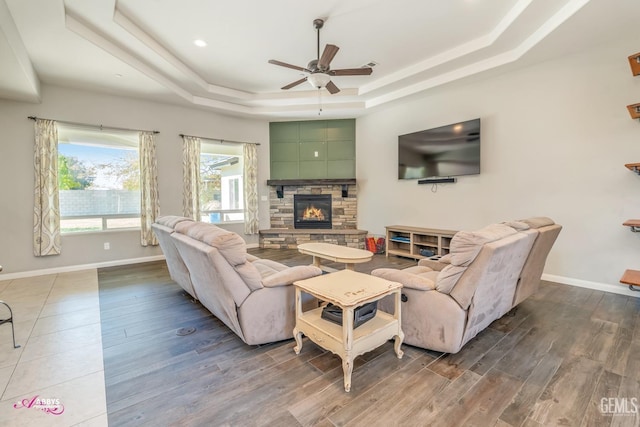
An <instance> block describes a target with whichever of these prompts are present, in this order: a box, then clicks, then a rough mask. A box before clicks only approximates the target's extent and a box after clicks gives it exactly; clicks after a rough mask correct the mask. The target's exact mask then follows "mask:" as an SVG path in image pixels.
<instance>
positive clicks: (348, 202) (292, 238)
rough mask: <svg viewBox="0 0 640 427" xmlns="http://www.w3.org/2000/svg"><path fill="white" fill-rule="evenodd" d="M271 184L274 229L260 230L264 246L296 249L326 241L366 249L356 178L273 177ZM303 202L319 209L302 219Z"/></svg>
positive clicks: (270, 209)
mask: <svg viewBox="0 0 640 427" xmlns="http://www.w3.org/2000/svg"><path fill="white" fill-rule="evenodd" d="M267 185H268V186H269V217H270V225H271V228H270V229H268V230H260V247H262V248H292V249H295V248H296V247H297V245H299V244H300V243H308V242H326V243H334V244H338V245H343V246H349V247H353V248H360V249H364V240H365V238H366V234H367V232H366V230H358V229H357V217H358V208H357V206H358V204H357V187H356V180H355V179H316V180H311V179H300V180H269V181H267ZM309 196H312V198H311V201H309V199H308V197H309ZM303 204H307V205H309V204H312V205H313V207H314V208H315V209H316V210H315V211H314V213H312V214H311V217H312V218H310V219H307V220H306V221H302V220H299V219H300V218H299V215H300V212H299V210H300V209H302V210H304V209H306V207H304V208H302V205H303ZM307 207H308V206H307ZM317 209H320V210H321V211H322V212H320V213H318V212H317ZM320 216H324V220H323V221H320V220H319V217H320ZM301 224H302V226H300V225H301Z"/></svg>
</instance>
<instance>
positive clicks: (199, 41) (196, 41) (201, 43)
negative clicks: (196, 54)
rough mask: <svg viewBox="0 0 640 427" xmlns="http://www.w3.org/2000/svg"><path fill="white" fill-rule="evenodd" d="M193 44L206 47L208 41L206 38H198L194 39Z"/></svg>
mask: <svg viewBox="0 0 640 427" xmlns="http://www.w3.org/2000/svg"><path fill="white" fill-rule="evenodd" d="M193 44H195V45H196V46H198V47H205V46H206V45H207V42H206V41H204V40H200V39H197V40H194V41H193Z"/></svg>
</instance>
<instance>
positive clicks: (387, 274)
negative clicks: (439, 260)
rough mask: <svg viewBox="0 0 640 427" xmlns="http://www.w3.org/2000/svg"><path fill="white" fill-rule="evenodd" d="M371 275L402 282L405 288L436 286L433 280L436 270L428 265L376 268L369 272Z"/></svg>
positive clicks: (421, 288) (428, 289)
mask: <svg viewBox="0 0 640 427" xmlns="http://www.w3.org/2000/svg"><path fill="white" fill-rule="evenodd" d="M371 275H372V276H376V277H381V278H383V279H386V280H390V281H392V282H399V283H402V286H405V287H407V288H412V289H418V290H422V291H431V290H433V289H435V288H436V284H435V280H436V277H437V276H438V272H437V271H434V270H432V269H431V268H429V267H424V266H419V265H416V266H413V267H409V268H405V269H403V270H397V269H395V268H377V269H375V270H373V271H372V272H371Z"/></svg>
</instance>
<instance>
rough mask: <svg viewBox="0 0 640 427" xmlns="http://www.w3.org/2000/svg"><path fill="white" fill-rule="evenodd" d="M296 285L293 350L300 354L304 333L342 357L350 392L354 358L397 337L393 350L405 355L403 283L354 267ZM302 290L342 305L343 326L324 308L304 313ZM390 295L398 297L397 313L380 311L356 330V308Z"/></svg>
mask: <svg viewBox="0 0 640 427" xmlns="http://www.w3.org/2000/svg"><path fill="white" fill-rule="evenodd" d="M293 284H294V285H295V287H296V326H295V328H294V329H293V336H294V338H295V339H296V346H295V347H294V349H293V350H294V351H295V352H296V354H299V353H300V350H302V335H303V334H304V335H305V336H306V337H308V338H309V339H310V340H311V341H313V342H314V343H316V344H317V345H319V346H320V347H322V348H324V349H326V350H329V351H331V352H332V353H334V354H337V355H338V356H340V358H342V370H343V372H344V390H345V391H347V392H348V391H349V390H350V389H351V373H352V371H353V360H354V359H355V358H356V357H357V356H359V355H361V354H363V353H366V352H368V351H371V350H373V349H375V348H377V347H379V346H381V345H382V344H384V343H385V342H387V341H388V340H390V339H391V338H394V339H395V343H394V351H395V353H396V355H397V356H398V359H401V358H402V355H403V352H402V350H401V349H400V346H401V345H402V341H403V340H404V333H403V332H402V329H401V324H402V322H401V318H400V304H401V303H400V289H401V288H402V284H400V283H396V282H391V281H389V280H385V279H382V278H380V277H374V276H371V275H369V274H364V273H358V272H356V271H351V270H341V271H338V272H335V273H330V274H323V275H322V276H316V277H313V278H311V279H306V280H300V281H297V282H294V283H293ZM303 292H305V293H309V294H311V295H313V296H315V297H316V298H318V299H320V300H322V301H327V302H330V303H332V304H335V305H337V306H339V307H341V308H342V325H338V324H336V323H333V322H330V321H328V320H325V319H323V318H322V317H321V315H322V307H319V308H316V309H313V310H309V311H304V312H303V311H302V293H303ZM387 295H394V296H395V313H394V314H393V315H391V314H388V313H385V312H384V311H381V310H378V311H377V313H376V316H375V317H374V318H373V319H371V320H369V321H367V322H365V323H363V324H362V325H360V326H359V327H358V328H356V329H354V328H353V311H354V309H355V308H356V307H359V306H361V305H363V304H366V303H369V302H373V301H377V300H379V299H381V298H384V297H385V296H387Z"/></svg>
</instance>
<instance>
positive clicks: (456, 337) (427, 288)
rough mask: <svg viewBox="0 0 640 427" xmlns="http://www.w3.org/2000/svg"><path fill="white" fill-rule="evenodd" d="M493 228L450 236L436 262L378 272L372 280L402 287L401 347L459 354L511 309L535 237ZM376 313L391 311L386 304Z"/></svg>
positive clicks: (374, 273) (504, 227) (423, 262)
mask: <svg viewBox="0 0 640 427" xmlns="http://www.w3.org/2000/svg"><path fill="white" fill-rule="evenodd" d="M518 224H519V226H520V228H521V230H517V229H515V228H513V227H511V226H509V225H506V224H493V225H489V226H487V227H485V228H483V229H481V230H477V231H473V232H468V231H460V232H458V233H456V234H455V235H454V237H453V238H452V240H451V244H450V253H449V254H447V255H445V256H444V257H442V258H441V259H440V260H439V261H433V260H428V259H423V260H420V261H419V263H418V265H417V266H413V267H409V268H406V269H404V270H396V269H389V268H381V269H376V270H373V271H372V272H371V274H372V275H374V276H378V277H383V278H385V279H388V280H392V281H395V282H400V283H402V284H403V290H402V293H403V301H404V302H403V303H402V330H403V332H404V333H405V339H404V342H405V343H407V344H410V345H415V346H417V347H422V348H426V349H431V350H436V351H442V352H446V353H457V352H458V351H459V350H460V349H461V348H462V346H464V344H466V343H467V342H468V341H469V340H470V339H472V338H473V337H475V336H476V335H477V334H478V333H479V332H480V331H482V330H483V329H484V328H486V327H487V326H488V325H489V324H491V322H493V321H494V320H495V319H498V318H500V317H502V316H503V315H504V314H506V313H507V312H508V311H510V310H511V308H512V306H513V301H514V297H515V295H516V287H517V284H518V282H519V280H520V276H521V272H522V270H523V266H524V265H525V262H526V261H527V258H528V256H529V253H530V251H531V248H532V246H533V244H534V241H535V239H536V237H537V234H536V233H534V232H524V229H528V227H527V225H526V224H524V223H518ZM379 308H380V309H382V310H384V311H388V312H393V306H392V305H391V304H389V301H386V300H383V301H381V304H380V306H379Z"/></svg>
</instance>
